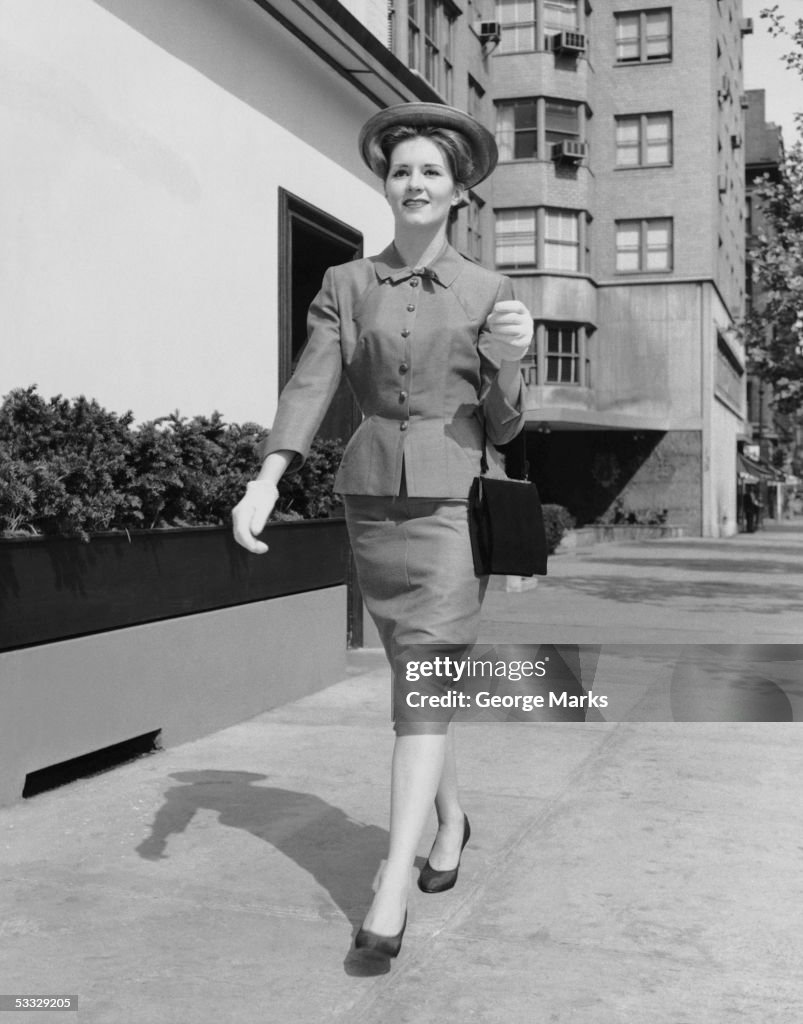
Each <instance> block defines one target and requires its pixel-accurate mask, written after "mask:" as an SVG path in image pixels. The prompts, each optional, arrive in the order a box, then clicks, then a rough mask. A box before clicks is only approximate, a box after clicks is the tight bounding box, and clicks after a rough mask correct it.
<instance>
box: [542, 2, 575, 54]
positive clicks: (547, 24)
mask: <svg viewBox="0 0 803 1024" xmlns="http://www.w3.org/2000/svg"><path fill="white" fill-rule="evenodd" d="M577 7H578V3H577V0H544V36H545V41H546V47H547V49H550V46H551V42H552V37H553V36H556V35H557V34H558V33H559V32H577V31H579V28H580V22H579V14H578V10H577Z"/></svg>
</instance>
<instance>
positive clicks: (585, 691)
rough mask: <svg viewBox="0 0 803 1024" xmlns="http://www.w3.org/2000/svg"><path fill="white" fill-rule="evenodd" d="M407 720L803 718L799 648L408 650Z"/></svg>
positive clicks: (398, 665)
mask: <svg viewBox="0 0 803 1024" xmlns="http://www.w3.org/2000/svg"><path fill="white" fill-rule="evenodd" d="M393 710H394V717H395V718H396V720H397V721H398V720H399V719H401V720H404V721H410V722H419V723H427V722H431V723H443V722H448V721H451V720H452V719H455V720H457V721H473V722H500V721H502V722H533V723H535V722H600V721H608V722H615V721H654V722H657V721H666V722H710V721H719V722H728V721H730V722H790V721H800V720H803V645H798V644H724V645H723V644H628V645H614V644H597V645H595V644H498V645H485V646H483V645H476V646H473V647H469V648H467V647H465V646H462V647H461V646H459V645H450V644H420V645H411V646H409V647H407V648H406V649H405V650H404V651H403V652H401V653H400V655H399V657H398V658H397V659H396V660H395V662H394V686H393Z"/></svg>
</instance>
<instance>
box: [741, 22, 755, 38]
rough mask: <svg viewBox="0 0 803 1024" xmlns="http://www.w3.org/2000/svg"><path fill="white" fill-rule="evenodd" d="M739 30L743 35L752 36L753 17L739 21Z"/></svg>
mask: <svg viewBox="0 0 803 1024" xmlns="http://www.w3.org/2000/svg"><path fill="white" fill-rule="evenodd" d="M739 31H740V32H741V33H742V35H743V36H752V34H753V19H752V18H742V20H741V21H740V22H739Z"/></svg>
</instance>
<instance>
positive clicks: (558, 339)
mask: <svg viewBox="0 0 803 1024" xmlns="http://www.w3.org/2000/svg"><path fill="white" fill-rule="evenodd" d="M592 330H593V328H591V327H590V325H588V324H583V323H560V322H554V321H546V322H544V321H536V323H535V332H534V334H533V343H532V346H531V348H530V351H529V352H528V353H527V355H526V356H525V357H524V360H523V362H522V369H523V370H524V377H525V380H526V382H527V384H528V385H531V386H532V385H539V384H561V385H564V386H565V385H570V386H575V387H582V388H588V387H591V361H590V358H589V340H590V334H591V332H592Z"/></svg>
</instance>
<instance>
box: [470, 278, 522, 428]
mask: <svg viewBox="0 0 803 1024" xmlns="http://www.w3.org/2000/svg"><path fill="white" fill-rule="evenodd" d="M514 297H515V296H514V295H513V285H512V284H511V282H510V278H508V277H503V278H502V281H501V283H500V285H499V288H498V290H497V293H496V296H495V297H494V304H496V303H497V302H504V301H505V300H506V299H512V298H514ZM483 333H486V332H485V330H484V328H483V330H481V331H480V335H479V338H480V340H481V339H482V335H483ZM479 351H480V363H481V371H482V391H481V392H480V402H481V404H482V412H483V416H484V419H485V432H486V434H487V436H488V440H489V441H490V442H491V444H494V445H499V444H507V443H508V441H512V440H513V438H514V437H515V436H516V435H517V434H518V433H519V431H520V430H521V429H522V427H523V426H524V421H525V411H524V400H525V393H526V392H525V386H524V375H523V374H522V373H519V391H518V395H516V397H515V398H514V400H513V402H512V403H511V402H510V400H509V399H508V397H507V395H506V394H505V393H504V391H503V390H502V388H500V386H499V381H498V373H499V364H498V363H496V362H494V361H493V360H491V359H489V358H488V356H486V355H485V354H484V353H483V352H482V349H481V348H480V350H479Z"/></svg>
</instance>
